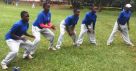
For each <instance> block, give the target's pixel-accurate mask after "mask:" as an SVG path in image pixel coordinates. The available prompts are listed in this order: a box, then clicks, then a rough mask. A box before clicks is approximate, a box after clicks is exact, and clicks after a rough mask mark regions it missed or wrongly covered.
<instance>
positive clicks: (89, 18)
mask: <svg viewBox="0 0 136 71" xmlns="http://www.w3.org/2000/svg"><path fill="white" fill-rule="evenodd" d="M96 18H97V16H96V14H95V13H92V12H87V13H86V15H85V17H84V19H83V21H82V24H87V25H90V24H91V23H94V24H95V23H96Z"/></svg>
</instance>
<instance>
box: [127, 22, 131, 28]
mask: <svg viewBox="0 0 136 71" xmlns="http://www.w3.org/2000/svg"><path fill="white" fill-rule="evenodd" d="M127 27H128V30H129V29H130V28H129V20H128V21H127Z"/></svg>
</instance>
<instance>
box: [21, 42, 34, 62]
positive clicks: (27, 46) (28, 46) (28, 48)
mask: <svg viewBox="0 0 136 71" xmlns="http://www.w3.org/2000/svg"><path fill="white" fill-rule="evenodd" d="M20 47H22V48H24V49H25V51H24V54H23V58H28V59H32V58H33V57H32V56H31V54H30V53H31V51H32V50H33V47H34V45H33V43H32V42H31V41H30V40H27V41H25V42H24V41H22V42H21V44H20Z"/></svg>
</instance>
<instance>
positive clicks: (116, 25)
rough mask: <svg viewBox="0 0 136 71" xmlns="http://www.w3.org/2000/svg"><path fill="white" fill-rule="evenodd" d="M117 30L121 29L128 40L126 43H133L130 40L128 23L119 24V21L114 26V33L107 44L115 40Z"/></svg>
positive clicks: (125, 39)
mask: <svg viewBox="0 0 136 71" xmlns="http://www.w3.org/2000/svg"><path fill="white" fill-rule="evenodd" d="M119 26H120V28H121V30H119V29H118V27H119ZM117 31H120V32H121V34H122V38H123V39H124V41H125V42H126V44H130V45H132V42H131V41H130V39H129V34H128V28H127V25H126V24H125V25H118V23H117V22H115V25H114V28H113V30H112V33H111V35H110V37H109V39H108V41H107V44H111V43H112V42H113V39H114V36H115V33H116V32H117Z"/></svg>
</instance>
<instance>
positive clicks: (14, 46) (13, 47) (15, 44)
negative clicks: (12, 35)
mask: <svg viewBox="0 0 136 71" xmlns="http://www.w3.org/2000/svg"><path fill="white" fill-rule="evenodd" d="M6 43H7V45H8V46H9V48H10V52H9V53H8V55H7V56H6V57H5V59H3V60H2V62H1V66H2V69H7V68H8V67H7V65H8V64H9V63H10V62H11V61H12V60H13V59H14V58H15V57H16V56H17V53H18V51H19V45H20V42H19V41H15V40H12V39H9V40H6Z"/></svg>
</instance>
